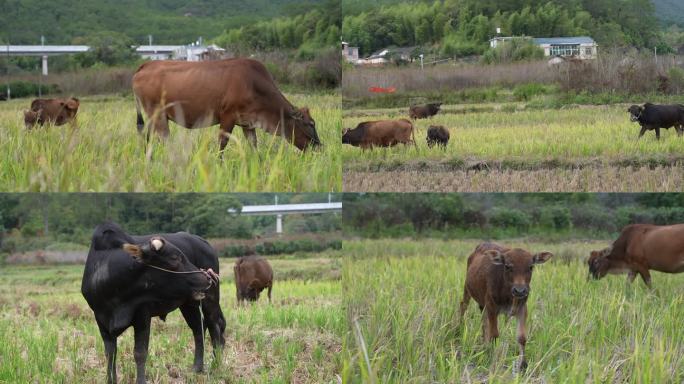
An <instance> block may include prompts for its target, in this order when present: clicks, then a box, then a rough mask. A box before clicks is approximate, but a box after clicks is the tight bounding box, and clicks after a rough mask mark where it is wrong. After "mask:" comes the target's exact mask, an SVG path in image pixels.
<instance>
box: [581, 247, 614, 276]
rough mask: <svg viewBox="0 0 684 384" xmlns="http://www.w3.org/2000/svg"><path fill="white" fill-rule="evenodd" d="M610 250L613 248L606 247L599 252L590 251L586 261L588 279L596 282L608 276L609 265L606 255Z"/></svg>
mask: <svg viewBox="0 0 684 384" xmlns="http://www.w3.org/2000/svg"><path fill="white" fill-rule="evenodd" d="M612 250H613V247H608V248H604V249H602V250H600V251H591V254H590V256H589V259H587V264H588V265H589V277H592V278H594V279H596V280H598V279H600V278H602V277H604V276H605V275H607V274H608V271H609V270H610V264H611V263H610V260H608V255H610V253H611V251H612Z"/></svg>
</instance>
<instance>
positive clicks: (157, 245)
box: [152, 239, 164, 251]
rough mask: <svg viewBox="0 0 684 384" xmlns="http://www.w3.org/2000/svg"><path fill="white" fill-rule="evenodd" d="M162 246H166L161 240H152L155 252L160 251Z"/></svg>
mask: <svg viewBox="0 0 684 384" xmlns="http://www.w3.org/2000/svg"><path fill="white" fill-rule="evenodd" d="M162 245H164V243H162V241H161V240H159V239H154V240H152V247H153V248H154V249H155V251H158V250H160V249H161V247H162Z"/></svg>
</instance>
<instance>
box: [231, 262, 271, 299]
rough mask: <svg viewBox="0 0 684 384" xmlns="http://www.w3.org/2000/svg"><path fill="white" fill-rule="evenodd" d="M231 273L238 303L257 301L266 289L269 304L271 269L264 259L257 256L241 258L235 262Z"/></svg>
mask: <svg viewBox="0 0 684 384" xmlns="http://www.w3.org/2000/svg"><path fill="white" fill-rule="evenodd" d="M233 272H234V273H235V295H236V297H237V301H238V303H240V302H243V301H245V300H249V301H257V300H259V295H261V291H263V290H264V289H265V288H268V302H269V303H270V302H271V289H272V288H273V269H271V265H270V264H269V263H268V261H266V259H263V258H261V257H258V256H245V257H241V258H239V259H238V260H237V261H236V262H235V266H234V267H233Z"/></svg>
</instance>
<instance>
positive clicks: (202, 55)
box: [173, 44, 226, 61]
mask: <svg viewBox="0 0 684 384" xmlns="http://www.w3.org/2000/svg"><path fill="white" fill-rule="evenodd" d="M225 51H226V50H225V49H223V48H221V47H219V46H218V45H216V44H212V45H196V44H190V45H184V46H181V47H179V48H178V49H177V50H176V51H175V52H174V53H173V58H174V59H175V60H184V61H203V60H206V59H208V58H210V57H220V56H221V55H223V53H224V52H225Z"/></svg>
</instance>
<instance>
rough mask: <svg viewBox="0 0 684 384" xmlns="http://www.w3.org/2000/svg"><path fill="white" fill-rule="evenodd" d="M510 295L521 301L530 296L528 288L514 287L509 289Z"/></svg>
mask: <svg viewBox="0 0 684 384" xmlns="http://www.w3.org/2000/svg"><path fill="white" fill-rule="evenodd" d="M511 294H512V295H513V297H516V298H518V299H523V298H525V297H527V295H529V294H530V288H528V287H525V286H518V285H514V286H513V288H511Z"/></svg>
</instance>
